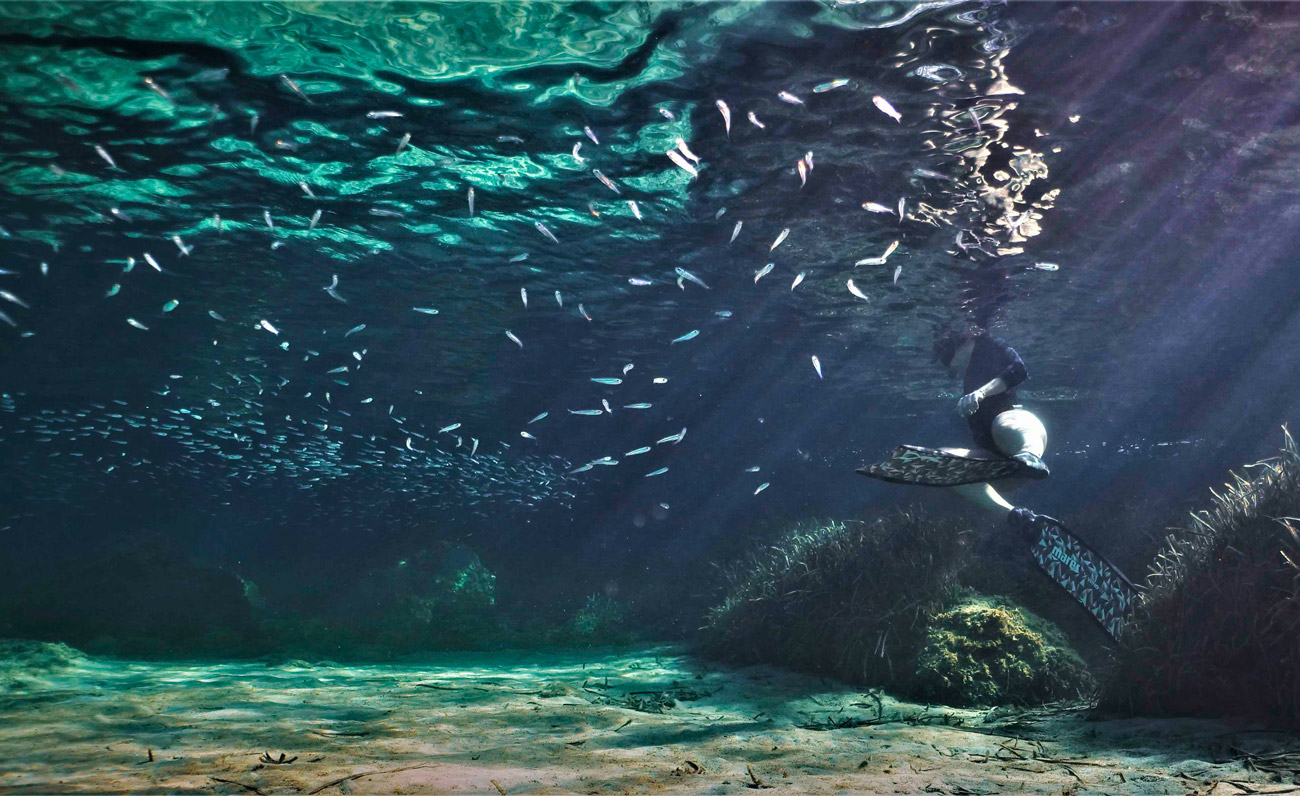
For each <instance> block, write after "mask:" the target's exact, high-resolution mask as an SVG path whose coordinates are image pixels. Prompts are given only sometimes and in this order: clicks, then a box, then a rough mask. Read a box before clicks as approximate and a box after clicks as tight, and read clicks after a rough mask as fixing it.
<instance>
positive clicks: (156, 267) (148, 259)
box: [144, 252, 162, 274]
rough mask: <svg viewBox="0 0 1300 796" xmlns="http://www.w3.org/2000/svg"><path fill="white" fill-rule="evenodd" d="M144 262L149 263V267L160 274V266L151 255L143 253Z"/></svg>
mask: <svg viewBox="0 0 1300 796" xmlns="http://www.w3.org/2000/svg"><path fill="white" fill-rule="evenodd" d="M144 261H145V262H146V263H149V265H150V266H152V267H153V270H155V271H157V272H158V273H160V274H161V273H162V266H161V265H159V264H158V261H157V260H155V259H154V258H153V255H152V254H150V253H149V252H145V253H144Z"/></svg>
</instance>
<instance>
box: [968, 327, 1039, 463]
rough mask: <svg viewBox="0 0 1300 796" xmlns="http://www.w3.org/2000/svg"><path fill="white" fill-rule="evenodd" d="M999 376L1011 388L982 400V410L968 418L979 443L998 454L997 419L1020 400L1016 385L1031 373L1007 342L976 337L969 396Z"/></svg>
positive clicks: (970, 367)
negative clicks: (995, 422)
mask: <svg viewBox="0 0 1300 796" xmlns="http://www.w3.org/2000/svg"><path fill="white" fill-rule="evenodd" d="M999 378H1000V379H1002V381H1003V383H1004V384H1006V385H1007V391H1006V392H1003V393H998V394H997V395H990V396H988V397H987V398H985V399H984V400H982V401H980V408H979V411H978V412H976V413H975V414H973V415H971V416H970V417H968V418H966V422H967V423H969V424H970V431H971V436H973V437H974V438H975V444H976V445H977V446H979V447H981V448H987V449H988V450H991V451H993V452H995V453H997V452H999V451H998V449H997V446H996V445H994V443H993V419H994V418H995V417H997V416H998V415H1000V414H1002V413H1003V412H1005V411H1007V410H1008V409H1010V408H1011V405H1012V404H1014V403H1015V402H1016V393H1015V388H1016V386H1017V385H1019V384H1020V383H1021V382H1023V381H1024V380H1025V379H1027V378H1029V373H1028V372H1027V371H1026V370H1025V363H1024V362H1022V361H1021V359H1020V355H1019V354H1017V353H1016V350H1015V349H1014V348H1012V347H1011V346H1009V345H1007V344H1006V342H1005V341H1003V340H999V339H998V338H996V337H990V336H988V335H986V334H982V335H979V336H978V337H976V338H975V350H973V351H972V352H971V355H970V364H969V365H967V366H966V381H965V383H964V384H963V385H962V390H963V391H964V394H965V395H970V394H971V393H972V392H974V391H975V390H978V389H979V388H980V387H983V386H984V385H985V384H988V383H989V382H990V381H993V380H994V379H999Z"/></svg>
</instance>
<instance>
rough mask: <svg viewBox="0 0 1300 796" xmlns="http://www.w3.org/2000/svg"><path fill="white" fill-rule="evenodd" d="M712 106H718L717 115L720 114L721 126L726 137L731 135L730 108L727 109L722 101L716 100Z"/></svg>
mask: <svg viewBox="0 0 1300 796" xmlns="http://www.w3.org/2000/svg"><path fill="white" fill-rule="evenodd" d="M714 104H715V105H717V106H718V113H721V114H722V124H723V127H725V128H726V131H727V135H731V108H728V107H727V103H725V102H723V101H722V100H718V101H717V102H715V103H714Z"/></svg>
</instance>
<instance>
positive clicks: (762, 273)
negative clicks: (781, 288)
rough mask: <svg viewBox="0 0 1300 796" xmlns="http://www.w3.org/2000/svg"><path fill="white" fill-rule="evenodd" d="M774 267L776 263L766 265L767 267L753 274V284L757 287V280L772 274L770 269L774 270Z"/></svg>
mask: <svg viewBox="0 0 1300 796" xmlns="http://www.w3.org/2000/svg"><path fill="white" fill-rule="evenodd" d="M775 267H776V263H768V264H767V265H765V266H763V267H762V268H760V269H759V270H758V271H757V272H755V273H754V284H756V285H757V284H758V280H760V279H762V278H763V277H765V276H767V275H768V274H770V273H772V269H773V268H775Z"/></svg>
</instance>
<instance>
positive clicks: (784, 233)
mask: <svg viewBox="0 0 1300 796" xmlns="http://www.w3.org/2000/svg"><path fill="white" fill-rule="evenodd" d="M789 235H790V228H789V227H786V228H785V229H783V230H781V234H780V235H777V236H776V240H774V241H772V245H771V247H769V248H768V251H772V250H774V249H776V247H777V246H780V245H781V242H782V241H784V240H785V239H786V238H787V237H789Z"/></svg>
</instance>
